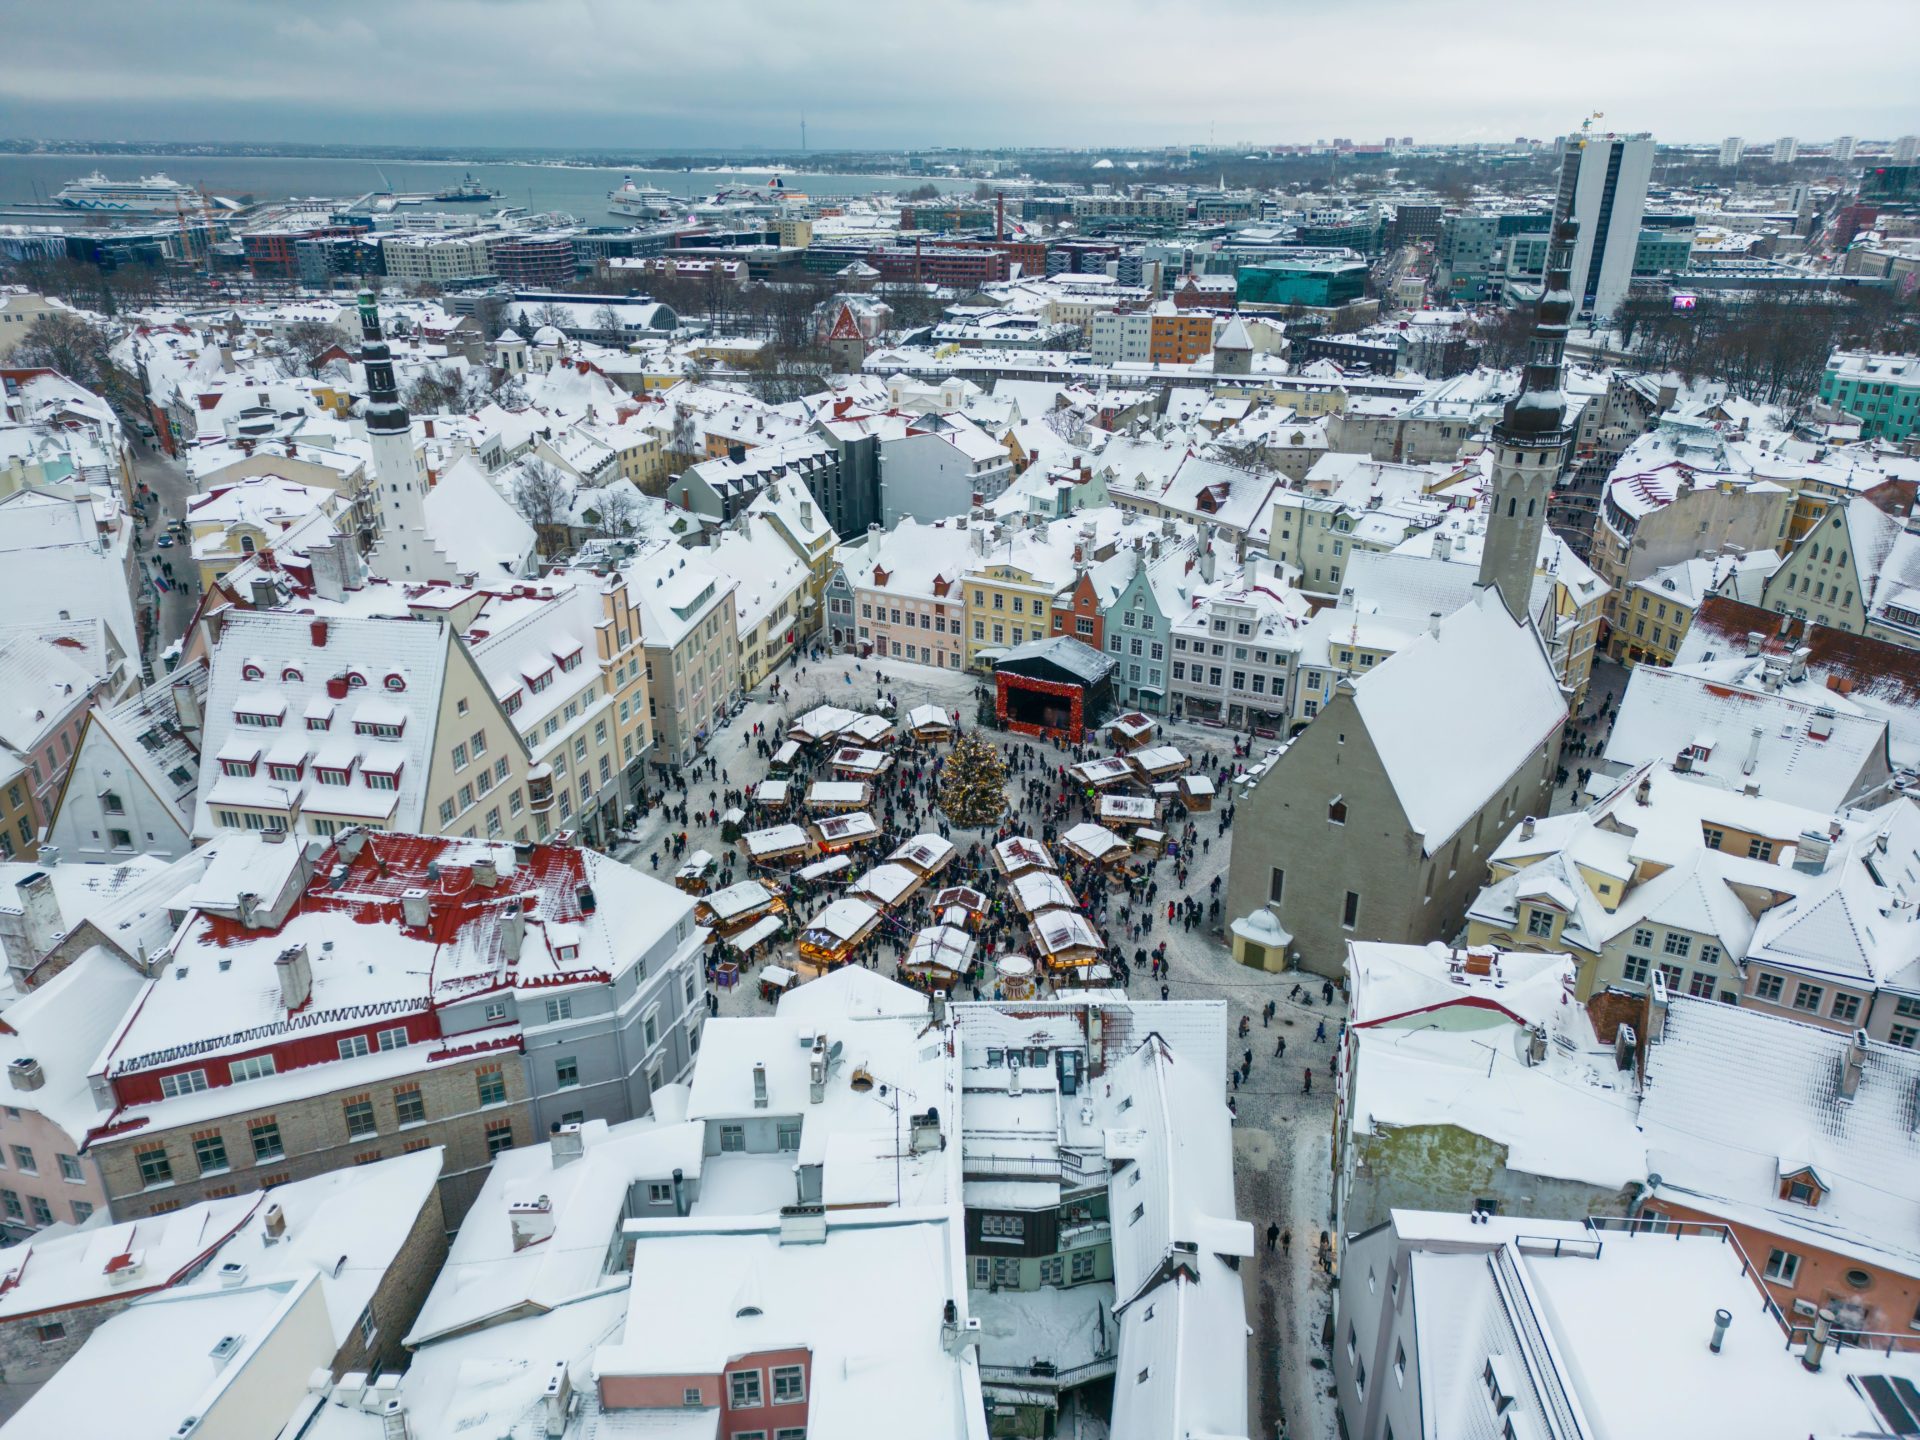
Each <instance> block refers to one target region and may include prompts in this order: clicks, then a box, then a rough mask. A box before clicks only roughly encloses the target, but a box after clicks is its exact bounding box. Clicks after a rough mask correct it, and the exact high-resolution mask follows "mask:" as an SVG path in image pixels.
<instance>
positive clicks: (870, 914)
mask: <svg viewBox="0 0 1920 1440" xmlns="http://www.w3.org/2000/svg"><path fill="white" fill-rule="evenodd" d="M879 925H880V910H879V908H878V907H877V906H874V905H872V904H869V903H868V902H867V901H865V900H860V899H856V898H854V897H852V896H842V897H841V898H840V899H838V900H836V901H834V902H833V903H832V904H831V905H829V906H827V908H826V909H824V910H822V911H821V912H820V913H819V914H818V915H816V916H814V917H813V919H812V920H810V921H809V922H808V923H807V927H806V929H804V930H802V931H801V932H800V943H799V946H798V948H799V951H800V957H801V959H803V960H810V961H812V962H813V963H814V964H815V965H818V966H819V967H820V968H822V969H824V970H831V969H832V968H833V967H834V966H836V965H844V964H845V963H846V962H847V961H848V960H850V959H852V958H853V955H854V953H855V952H856V951H857V950H859V948H860V947H861V946H862V945H864V944H866V942H867V941H868V940H869V939H870V938H871V937H872V935H873V932H874V931H875V930H876V929H878V928H879Z"/></svg>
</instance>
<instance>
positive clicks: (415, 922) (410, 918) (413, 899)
mask: <svg viewBox="0 0 1920 1440" xmlns="http://www.w3.org/2000/svg"><path fill="white" fill-rule="evenodd" d="M432 916H433V902H432V897H431V896H430V895H429V894H428V893H427V892H426V891H425V890H422V889H421V888H420V887H419V886H418V885H410V886H408V887H407V888H406V889H405V890H402V891H401V892H400V918H401V919H402V921H404V922H405V924H406V925H407V927H408V928H409V929H413V930H424V929H425V928H426V925H427V921H428V920H429V919H431V918H432Z"/></svg>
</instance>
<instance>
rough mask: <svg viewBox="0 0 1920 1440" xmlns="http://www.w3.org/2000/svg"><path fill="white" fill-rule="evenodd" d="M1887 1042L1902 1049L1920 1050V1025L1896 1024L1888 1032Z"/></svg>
mask: <svg viewBox="0 0 1920 1440" xmlns="http://www.w3.org/2000/svg"><path fill="white" fill-rule="evenodd" d="M1887 1043H1888V1044H1889V1045H1892V1046H1895V1047H1897V1048H1899V1049H1901V1050H1920V1025H1896V1026H1894V1027H1893V1028H1892V1029H1891V1030H1889V1031H1888V1032H1887Z"/></svg>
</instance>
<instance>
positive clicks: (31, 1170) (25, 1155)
mask: <svg viewBox="0 0 1920 1440" xmlns="http://www.w3.org/2000/svg"><path fill="white" fill-rule="evenodd" d="M13 1163H14V1164H15V1165H17V1166H19V1167H20V1173H21V1174H23V1175H38V1174H39V1173H40V1162H39V1161H37V1160H35V1159H34V1158H33V1150H32V1148H31V1147H30V1146H26V1145H16V1146H14V1147H13Z"/></svg>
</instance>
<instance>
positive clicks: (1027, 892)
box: [1009, 870, 1080, 918]
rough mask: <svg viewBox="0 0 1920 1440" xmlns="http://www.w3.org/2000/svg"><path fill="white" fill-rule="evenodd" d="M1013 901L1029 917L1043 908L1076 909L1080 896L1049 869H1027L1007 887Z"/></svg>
mask: <svg viewBox="0 0 1920 1440" xmlns="http://www.w3.org/2000/svg"><path fill="white" fill-rule="evenodd" d="M1009 888H1010V889H1011V890H1012V891H1013V903H1014V904H1015V905H1017V906H1018V907H1019V908H1020V913H1021V914H1022V915H1025V916H1027V917H1029V918H1031V917H1033V916H1035V915H1038V914H1039V913H1040V912H1041V911H1043V910H1057V909H1065V910H1077V909H1079V908H1080V897H1079V896H1077V895H1075V894H1074V893H1073V891H1071V890H1069V889H1068V888H1067V882H1066V881H1064V880H1062V879H1061V878H1060V877H1059V876H1058V875H1055V874H1054V873H1053V872H1052V871H1050V870H1029V871H1028V872H1027V873H1026V874H1024V875H1022V876H1019V877H1018V878H1017V879H1015V880H1014V881H1013V882H1012V884H1011V886H1010V887H1009Z"/></svg>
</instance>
